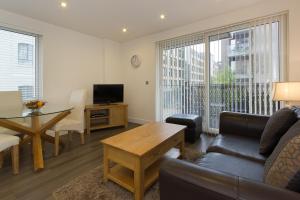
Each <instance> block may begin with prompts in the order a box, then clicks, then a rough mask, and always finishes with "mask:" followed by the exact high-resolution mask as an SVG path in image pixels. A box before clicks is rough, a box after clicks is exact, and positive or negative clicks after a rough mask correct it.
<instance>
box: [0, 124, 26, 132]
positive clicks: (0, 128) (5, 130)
mask: <svg viewBox="0 0 300 200" xmlns="http://www.w3.org/2000/svg"><path fill="white" fill-rule="evenodd" d="M18 123H19V124H21V125H23V126H29V125H28V124H27V123H25V122H19V121H18ZM0 134H8V135H18V134H20V133H18V132H16V131H13V130H10V129H7V128H3V127H0Z"/></svg>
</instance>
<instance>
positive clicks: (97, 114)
mask: <svg viewBox="0 0 300 200" xmlns="http://www.w3.org/2000/svg"><path fill="white" fill-rule="evenodd" d="M127 107H128V105H127V104H121V103H120V104H105V105H98V104H94V105H87V106H86V107H85V115H86V129H87V134H88V135H89V134H90V133H91V131H93V130H99V129H103V128H110V127H117V126H125V127H127V125H128V117H127Z"/></svg>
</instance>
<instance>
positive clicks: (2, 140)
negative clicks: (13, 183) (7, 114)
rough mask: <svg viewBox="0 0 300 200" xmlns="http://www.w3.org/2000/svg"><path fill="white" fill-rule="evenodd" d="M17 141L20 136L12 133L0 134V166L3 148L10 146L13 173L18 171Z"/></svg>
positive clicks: (1, 164) (0, 166)
mask: <svg viewBox="0 0 300 200" xmlns="http://www.w3.org/2000/svg"><path fill="white" fill-rule="evenodd" d="M19 142H20V138H19V137H17V136H13V135H7V134H0V168H2V166H3V157H4V150H6V149H8V148H11V159H12V167H13V173H14V174H18V173H19Z"/></svg>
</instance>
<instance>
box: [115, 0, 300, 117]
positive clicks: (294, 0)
mask: <svg viewBox="0 0 300 200" xmlns="http://www.w3.org/2000/svg"><path fill="white" fill-rule="evenodd" d="M285 10H288V11H289V30H288V31H289V34H288V37H289V47H288V51H289V58H288V62H289V67H287V78H288V80H290V81H300V37H299V36H300V1H299V0H269V1H266V2H263V3H260V4H257V5H255V6H251V7H248V8H244V9H241V10H238V11H235V12H230V13H227V14H223V15H220V16H216V17H213V18H209V19H205V20H203V21H199V22H196V23H193V24H189V25H186V26H183V27H179V28H176V29H172V30H169V31H165V32H161V33H159V34H154V35H150V36H146V37H142V38H138V39H135V40H132V41H129V42H126V43H123V44H122V47H121V49H122V50H121V56H122V58H121V63H122V67H124V68H125V70H126V73H125V76H126V78H125V83H126V90H125V100H126V102H127V103H128V104H129V119H131V121H137V122H146V121H151V120H155V87H156V86H155V73H156V70H155V68H156V59H155V57H156V55H155V54H156V52H155V42H156V41H160V40H164V39H168V38H172V37H176V36H180V35H185V34H189V33H193V32H197V31H202V30H208V29H211V28H217V27H221V26H224V25H228V24H232V23H236V22H241V21H244V20H248V19H253V18H257V17H262V16H266V15H270V14H273V13H277V12H280V11H285ZM134 54H139V55H140V56H141V58H142V66H141V67H140V68H138V69H134V68H132V67H131V66H130V62H129V60H130V57H131V56H132V55H134ZM146 80H149V81H150V85H145V84H144V82H145V81H146Z"/></svg>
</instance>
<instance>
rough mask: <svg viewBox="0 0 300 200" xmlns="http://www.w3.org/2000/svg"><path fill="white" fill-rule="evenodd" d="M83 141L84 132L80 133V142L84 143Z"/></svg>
mask: <svg viewBox="0 0 300 200" xmlns="http://www.w3.org/2000/svg"><path fill="white" fill-rule="evenodd" d="M84 143H85V141H84V132H83V133H80V144H84Z"/></svg>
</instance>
